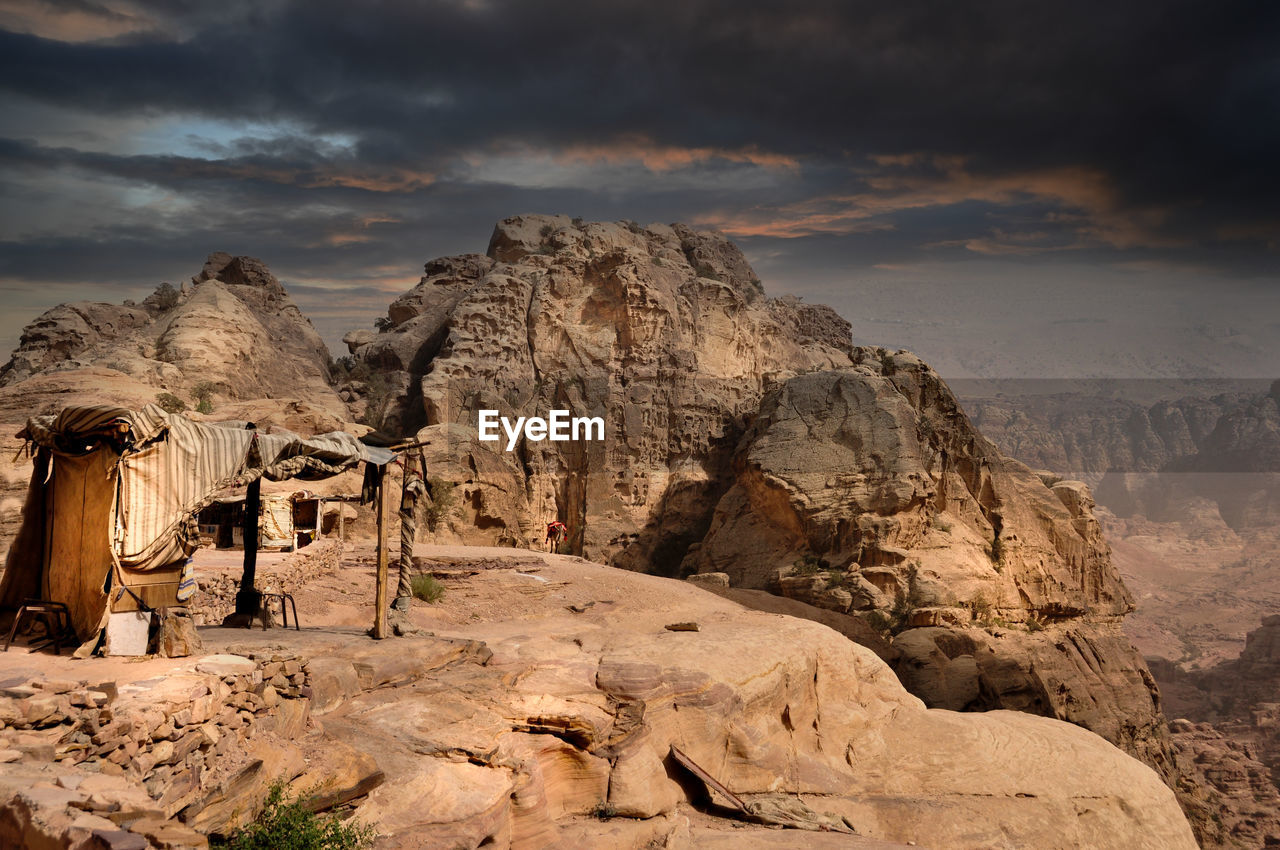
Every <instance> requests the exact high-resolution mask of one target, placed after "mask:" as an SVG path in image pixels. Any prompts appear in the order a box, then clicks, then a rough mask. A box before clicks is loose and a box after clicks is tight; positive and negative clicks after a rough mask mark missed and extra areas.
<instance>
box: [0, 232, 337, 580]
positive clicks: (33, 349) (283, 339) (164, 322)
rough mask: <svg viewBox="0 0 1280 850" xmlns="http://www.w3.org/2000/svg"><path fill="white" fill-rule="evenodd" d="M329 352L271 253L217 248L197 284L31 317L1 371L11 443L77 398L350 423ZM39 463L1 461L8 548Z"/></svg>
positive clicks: (0, 418) (5, 447)
mask: <svg viewBox="0 0 1280 850" xmlns="http://www.w3.org/2000/svg"><path fill="white" fill-rule="evenodd" d="M328 359H329V356H328V351H327V349H326V348H325V345H324V342H323V341H322V340H321V339H320V337H319V335H318V334H317V333H316V331H315V329H314V328H312V326H311V323H310V321H308V320H307V319H306V317H304V316H303V315H302V313H301V312H300V311H299V310H298V308H297V307H296V306H295V305H294V304H293V302H292V301H291V300H290V298H289V296H288V293H286V292H285V290H284V288H283V287H282V286H281V285H280V283H279V281H277V280H276V279H275V278H274V277H273V276H272V275H271V273H270V272H269V271H268V270H267V268H266V266H265V265H263V264H262V263H261V261H259V260H255V259H253V258H251V257H232V256H231V255H229V254H225V253H219V254H213V255H211V256H210V257H209V259H208V261H207V262H206V263H205V265H204V268H203V270H202V271H201V272H200V274H198V275H196V276H195V277H193V278H192V280H191V282H190V283H186V284H183V285H182V287H180V288H175V287H173V286H171V285H169V284H163V285H161V286H160V287H159V288H158V289H157V290H156V292H155V293H153V294H152V295H151V296H149V297H148V298H147V299H145V300H144V301H143V302H142V303H141V304H131V303H126V304H125V305H123V306H118V305H111V304H99V303H77V304H63V305H59V306H57V307H54V308H53V309H51V310H49V311H47V312H46V313H44V314H43V315H42V316H40V317H39V318H37V319H36V320H35V321H34V322H32V323H31V324H30V325H28V326H27V328H26V330H25V331H24V332H23V335H22V341H21V344H20V345H19V347H18V349H17V350H16V351H14V353H13V356H12V357H11V358H10V360H9V362H8V363H7V364H6V365H5V366H4V367H3V369H0V429H2V430H3V432H4V433H3V439H0V452H2V453H4V455H5V457H6V458H14V457H17V456H18V455H19V451H20V449H21V443H20V442H19V441H18V440H16V439H15V438H14V436H13V435H14V434H16V433H17V432H18V431H19V430H20V429H21V428H22V426H23V425H24V424H25V423H26V420H27V418H28V417H31V416H34V415H39V414H49V413H56V412H57V411H59V410H61V409H62V408H63V407H65V406H67V405H71V404H115V405H123V406H130V407H133V408H135V409H136V408H140V407H142V406H144V405H146V404H151V403H155V402H156V401H157V400H162V401H164V403H165V404H166V405H168V406H170V407H174V406H176V405H177V404H181V405H185V407H186V409H187V410H188V411H195V410H197V409H203V410H206V411H211V412H212V415H214V416H216V417H217V418H219V419H236V418H244V419H246V420H250V421H256V422H260V423H265V422H268V421H270V422H274V423H276V424H281V425H284V426H285V427H289V428H291V429H293V430H297V431H300V432H302V433H319V432H321V431H326V430H334V429H337V428H341V427H345V426H344V423H345V421H346V420H348V419H349V418H350V416H351V414H350V411H348V409H347V407H346V405H345V404H343V402H342V401H341V400H340V399H339V398H338V396H337V394H336V393H335V392H334V390H333V388H332V387H330V386H329V383H328ZM263 399H267V400H270V401H269V402H268V403H266V404H263V403H261V400H263ZM202 401H203V402H204V403H205V404H204V405H203V406H202V405H201V402H202ZM30 470H31V467H30V464H29V463H25V462H24V463H20V464H16V465H15V464H10V463H5V464H3V465H2V468H0V488H2V489H0V555H2V553H3V551H6V550H7V548H8V544H9V540H10V539H11V538H12V535H13V533H14V532H15V531H16V528H17V522H18V516H19V512H20V511H21V508H22V500H23V496H24V494H25V490H26V482H27V480H28V479H29V477H30V474H31V472H30Z"/></svg>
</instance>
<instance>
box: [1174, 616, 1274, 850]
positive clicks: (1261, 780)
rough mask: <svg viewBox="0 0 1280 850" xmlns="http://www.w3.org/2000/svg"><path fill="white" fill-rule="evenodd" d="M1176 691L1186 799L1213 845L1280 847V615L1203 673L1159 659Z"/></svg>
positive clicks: (1202, 833) (1199, 830)
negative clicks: (1236, 654) (1227, 658)
mask: <svg viewBox="0 0 1280 850" xmlns="http://www.w3.org/2000/svg"><path fill="white" fill-rule="evenodd" d="M1151 669H1152V672H1153V673H1155V674H1156V676H1157V677H1158V678H1159V680H1160V682H1161V689H1162V690H1163V691H1164V692H1165V693H1167V694H1168V706H1169V716H1171V717H1174V718H1176V719H1175V720H1173V721H1172V722H1170V724H1169V726H1170V730H1171V733H1172V735H1171V737H1172V740H1173V744H1174V747H1175V749H1176V752H1177V755H1178V767H1179V769H1180V772H1181V774H1182V775H1181V777H1180V782H1179V791H1180V794H1179V797H1180V799H1182V801H1183V808H1184V809H1185V810H1186V812H1187V814H1188V817H1190V818H1191V819H1192V823H1193V825H1194V826H1195V827H1196V831H1197V834H1198V836H1199V837H1200V841H1201V844H1202V845H1203V846H1205V847H1224V848H1227V847H1262V846H1264V845H1265V846H1272V845H1273V844H1280V815H1278V813H1280V696H1278V695H1280V615H1271V616H1267V617H1264V618H1263V620H1262V624H1261V625H1260V626H1259V627H1258V628H1256V629H1254V630H1253V631H1251V632H1250V633H1249V635H1248V638H1247V640H1246V643H1245V648H1244V650H1243V651H1242V652H1241V653H1240V657H1239V658H1236V659H1232V660H1230V661H1225V662H1222V663H1220V664H1218V665H1216V666H1214V667H1210V668H1208V669H1203V670H1191V671H1187V670H1183V669H1181V668H1180V667H1178V666H1177V665H1175V664H1173V663H1171V662H1169V661H1165V660H1163V659H1153V661H1152V664H1151Z"/></svg>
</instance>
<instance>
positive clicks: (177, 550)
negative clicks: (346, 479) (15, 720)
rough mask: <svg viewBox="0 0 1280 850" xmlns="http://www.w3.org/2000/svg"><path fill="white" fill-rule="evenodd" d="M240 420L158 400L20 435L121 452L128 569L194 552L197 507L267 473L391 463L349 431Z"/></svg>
mask: <svg viewBox="0 0 1280 850" xmlns="http://www.w3.org/2000/svg"><path fill="white" fill-rule="evenodd" d="M245 426H246V423H243V422H235V423H233V422H220V423H208V424H206V423H201V422H193V421H191V420H190V419H188V418H187V417H185V416H182V415H180V414H173V413H166V412H165V411H163V410H162V409H160V408H159V407H157V406H156V405H147V406H146V407H145V408H143V409H142V410H140V411H130V410H126V409H124V408H120V407H110V406H97V407H69V408H66V409H65V410H63V411H62V412H61V413H59V414H57V415H56V416H44V417H35V418H33V419H31V420H29V421H28V422H27V427H26V429H25V430H24V431H23V432H22V433H21V434H19V436H20V437H25V438H26V439H28V440H31V441H32V442H34V443H36V444H38V445H40V446H43V447H46V448H48V449H50V450H52V451H53V452H54V457H55V463H56V462H57V461H56V457H57V455H58V454H69V455H81V454H84V453H86V452H88V451H91V450H93V449H94V448H97V447H98V446H100V445H102V443H104V442H106V443H109V444H110V445H111V446H112V447H113V448H114V449H115V450H116V451H117V453H118V454H119V455H120V459H119V461H118V463H117V471H118V474H119V487H118V490H117V510H116V511H115V529H114V533H113V539H112V546H113V549H114V551H115V554H116V556H117V558H118V559H119V562H120V565H121V566H122V567H125V568H128V569H132V570H139V571H146V570H152V569H155V568H157V567H161V566H165V565H166V564H171V563H173V562H174V561H178V560H181V559H182V558H184V557H186V556H187V555H189V554H190V553H191V552H193V551H195V548H196V545H197V543H198V539H199V533H198V529H197V527H196V515H197V514H198V513H199V511H200V509H201V508H202V507H204V506H205V505H207V504H208V503H209V502H210V501H212V498H213V496H214V494H216V493H217V492H218V491H220V490H225V489H227V488H228V487H233V486H242V485H245V484H248V483H249V482H251V481H254V480H256V479H257V478H260V477H266V478H268V479H270V480H272V481H282V480H285V479H288V478H303V479H309V480H315V479H320V478H328V477H330V476H332V475H337V474H338V473H340V472H343V471H345V470H347V469H351V468H352V467H354V466H356V465H357V464H359V463H362V462H363V463H372V464H374V465H377V466H384V465H386V464H387V463H388V462H390V461H391V459H392V458H393V457H394V454H393V453H392V452H390V451H388V450H386V449H380V448H375V447H372V446H366V445H364V444H363V443H361V442H360V441H359V440H357V439H356V438H355V437H353V436H352V435H351V434H348V433H345V432H342V431H333V432H330V433H328V434H320V435H317V436H315V437H308V438H303V437H300V436H298V435H297V434H293V433H291V432H288V431H283V430H281V429H275V431H274V433H266V432H264V431H259V430H256V429H252V430H251V429H248V428H246V427H245Z"/></svg>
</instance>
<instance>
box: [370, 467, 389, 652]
mask: <svg viewBox="0 0 1280 850" xmlns="http://www.w3.org/2000/svg"><path fill="white" fill-rule="evenodd" d="M386 483H387V468H386V467H385V466H382V467H378V585H377V589H376V590H375V591H374V596H373V606H374V612H373V637H374V639H375V640H382V639H383V638H385V637H387V635H388V631H387V562H388V560H389V558H388V553H387V547H388V546H389V545H390V541H389V540H388V539H387V538H388V536H389V535H388V533H387V532H388V528H387V519H388V517H387V488H386Z"/></svg>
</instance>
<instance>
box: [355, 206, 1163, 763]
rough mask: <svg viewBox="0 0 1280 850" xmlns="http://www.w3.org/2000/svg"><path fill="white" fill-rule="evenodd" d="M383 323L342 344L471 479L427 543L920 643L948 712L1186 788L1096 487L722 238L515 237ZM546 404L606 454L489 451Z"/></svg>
mask: <svg viewBox="0 0 1280 850" xmlns="http://www.w3.org/2000/svg"><path fill="white" fill-rule="evenodd" d="M380 325H381V330H380V332H379V333H376V334H371V333H367V332H366V333H360V334H352V335H350V336H349V337H348V343H349V345H350V346H351V348H352V351H353V357H354V359H355V361H356V364H357V367H361V368H364V369H365V370H367V371H368V372H370V373H377V374H381V375H383V376H384V377H385V384H384V386H385V387H386V393H387V394H386V397H385V398H384V399H382V400H381V401H380V405H382V406H384V407H385V410H386V411H387V418H386V422H385V424H386V427H388V428H390V429H391V430H396V429H401V430H406V429H412V428H416V427H417V426H419V425H423V426H424V427H422V428H421V429H420V430H419V431H418V437H419V438H420V439H421V440H423V441H424V442H426V443H427V444H428V447H427V449H426V453H427V466H428V469H429V470H430V474H431V475H434V476H437V477H439V478H440V479H442V480H446V481H449V482H453V483H454V484H456V488H455V490H454V491H453V492H454V493H455V497H456V503H455V504H453V505H451V506H448V507H447V508H445V509H443V511H442V515H441V516H440V517H439V518H438V519H439V521H438V522H436V523H435V534H434V537H433V538H432V539H435V540H440V541H450V540H453V541H460V542H462V541H465V542H468V543H479V542H485V541H486V540H487V541H488V542H492V543H504V544H508V543H512V542H514V543H521V544H529V543H534V542H539V541H540V540H541V531H542V527H543V525H544V524H545V523H546V522H548V521H549V520H550V519H553V518H559V519H561V520H562V521H564V522H566V524H567V525H568V526H569V529H570V540H569V543H570V546H571V551H573V552H575V553H580V554H583V555H585V556H587V557H591V558H597V559H602V560H607V561H608V562H609V563H612V564H615V565H619V566H625V567H628V568H632V569H637V570H642V571H646V572H655V573H659V574H665V575H687V574H689V573H693V572H716V571H718V572H725V573H727V574H728V575H730V577H731V580H732V582H733V584H734V585H735V586H738V587H745V588H764V589H769V590H773V591H774V592H780V593H782V594H784V595H788V596H792V597H795V598H797V599H799V600H800V601H802V602H805V603H808V604H809V605H811V606H817V607H819V608H824V609H831V610H833V611H835V612H838V613H841V614H845V615H848V614H852V615H854V616H859V617H862V618H863V619H864V620H865V621H866V623H867V624H870V625H871V626H873V627H874V628H876V629H878V630H879V631H881V632H886V633H887V632H889V631H894V632H898V631H901V630H902V629H904V628H907V627H919V628H920V631H918V632H917V633H915V634H912V633H911V632H907V635H909V637H902V636H900V641H901V644H900V646H899V647H898V648H897V649H896V650H895V653H896V657H897V658H898V660H897V661H896V664H897V665H898V669H899V670H900V671H903V675H904V678H905V679H906V681H908V682H909V683H910V684H911V686H912V687H913V688H915V689H917V692H918V693H920V694H922V695H926V698H927V699H931V700H933V701H934V704H937V705H940V706H946V707H950V708H956V709H965V708H968V709H986V708H998V707H1011V708H1019V709H1025V710H1028V711H1033V712H1037V713H1044V714H1048V715H1050V716H1057V717H1063V718H1067V719H1071V720H1072V721H1074V722H1077V723H1081V724H1082V725H1085V726H1086V727H1088V728H1091V729H1095V730H1096V731H1099V732H1100V733H1102V734H1104V735H1108V736H1110V737H1111V739H1112V740H1113V741H1115V742H1116V743H1117V744H1119V745H1121V746H1123V747H1125V748H1127V749H1129V750H1130V751H1131V752H1134V753H1136V754H1139V755H1140V756H1141V757H1142V758H1144V759H1146V760H1147V761H1148V762H1149V763H1150V764H1152V765H1154V766H1156V767H1157V769H1158V770H1160V771H1161V772H1162V773H1164V774H1165V775H1166V776H1171V775H1172V770H1171V767H1170V764H1169V754H1168V751H1167V745H1166V743H1165V741H1164V732H1163V725H1162V721H1161V718H1160V712H1159V703H1158V695H1157V693H1156V691H1155V687H1154V684H1153V682H1152V681H1151V679H1150V676H1149V674H1148V673H1147V671H1146V667H1145V665H1144V663H1143V661H1142V659H1141V657H1139V656H1138V655H1137V654H1136V653H1135V652H1134V651H1133V649H1132V647H1130V646H1129V645H1128V643H1127V642H1126V641H1125V639H1124V638H1123V637H1122V636H1121V635H1120V633H1119V630H1118V624H1119V622H1120V619H1121V618H1122V617H1123V615H1124V614H1125V613H1127V612H1128V611H1129V610H1130V609H1131V607H1132V604H1131V601H1130V598H1129V596H1128V594H1127V592H1126V591H1125V589H1124V586H1123V584H1122V583H1121V582H1120V579H1119V577H1118V575H1117V574H1116V572H1115V571H1114V569H1113V568H1112V567H1111V564H1110V560H1109V552H1108V549H1107V546H1106V543H1105V541H1103V539H1102V536H1101V533H1100V531H1099V529H1098V526H1097V522H1096V521H1095V519H1094V517H1093V514H1092V504H1093V503H1092V498H1091V496H1090V495H1089V492H1088V488H1086V487H1084V486H1083V485H1081V484H1078V483H1072V482H1060V481H1054V480H1052V479H1050V480H1049V481H1048V482H1047V483H1046V481H1044V480H1042V479H1041V478H1040V477H1039V476H1037V475H1036V474H1034V473H1032V472H1031V471H1030V470H1029V469H1027V468H1026V467H1024V466H1022V465H1021V464H1019V463H1016V462H1012V461H1009V460H1007V459H1006V458H1004V457H1003V456H1002V455H1001V454H1000V453H999V452H998V451H997V450H996V449H995V448H994V447H993V446H992V445H991V444H990V443H989V442H987V441H986V440H985V439H983V438H982V437H981V436H980V435H979V434H978V433H977V431H976V430H975V429H974V428H973V427H972V426H971V425H970V423H969V421H968V420H967V419H966V418H965V416H964V414H963V413H962V412H961V411H960V409H959V406H958V404H957V402H956V400H955V398H954V397H953V396H952V394H951V392H950V391H949V390H948V389H947V387H946V386H945V384H943V383H942V381H941V380H940V379H939V378H938V376H937V375H936V374H935V373H933V372H932V370H930V369H928V367H926V366H925V365H924V364H923V363H921V362H920V361H919V360H918V359H917V358H915V357H913V356H912V355H910V354H908V353H906V352H898V353H890V352H885V351H881V350H872V349H854V348H853V346H852V342H851V340H850V338H849V329H848V325H847V323H845V322H843V321H842V320H841V319H840V318H839V317H838V316H836V315H835V314H834V313H833V312H831V311H830V310H828V309H827V308H823V307H814V306H810V305H806V304H803V303H800V302H798V301H796V300H794V299H768V298H766V297H764V295H763V293H762V291H761V287H760V285H759V282H758V280H757V279H756V277H755V275H754V273H753V272H751V269H750V266H749V265H748V264H747V263H746V261H745V259H744V258H743V257H742V255H741V254H740V253H739V252H738V251H737V249H736V248H735V247H734V246H733V245H732V243H730V242H728V241H727V240H725V239H724V238H723V237H722V236H719V235H717V234H711V233H698V232H696V231H693V230H691V229H690V228H687V227H684V226H682V225H674V226H671V227H667V226H662V225H653V226H650V227H648V228H642V227H639V226H638V225H634V224H628V223H625V222H624V223H618V224H584V223H581V222H577V221H571V220H569V219H568V218H566V217H563V216H558V217H552V216H526V217H518V218H514V219H508V220H506V221H503V222H500V223H499V224H498V226H497V227H496V229H495V231H494V235H493V238H492V240H491V243H490V248H489V252H488V254H487V256H479V255H464V256H460V257H451V258H444V259H439V260H433V261H431V262H430V263H428V264H427V266H426V276H424V277H423V279H422V281H421V283H419V284H418V286H417V287H415V288H414V289H413V290H412V291H410V292H409V293H407V294H406V295H404V296H402V297H401V298H400V299H398V300H397V301H396V302H395V303H394V304H393V305H392V307H391V309H390V311H389V313H388V316H387V319H386V320H385V321H383V322H381V323H380ZM553 408H565V409H568V410H570V411H572V413H573V414H574V415H587V416H600V417H602V418H603V419H604V421H605V423H606V424H605V440H604V441H603V442H576V443H575V442H568V443H552V442H549V441H542V442H537V441H533V440H527V439H522V440H520V441H519V442H518V445H517V446H516V447H515V451H513V452H505V451H503V448H502V446H501V445H495V444H494V443H482V442H480V441H479V440H477V439H476V434H477V428H476V424H477V422H476V417H477V411H478V410H480V409H495V410H499V411H500V412H501V413H502V415H505V416H509V417H511V418H513V419H514V418H515V417H517V416H529V415H546V413H547V411H548V410H550V409H553ZM1046 626H1047V628H1045V627H1046ZM923 627H932V628H931V629H929V630H925V629H924V628H923ZM1033 630H1041V631H1033ZM953 638H954V639H953ZM979 658H980V659H981V663H979V661H978V659H979ZM944 662H945V663H944ZM943 667H945V668H946V669H945V671H943V670H942V668H943Z"/></svg>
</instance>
